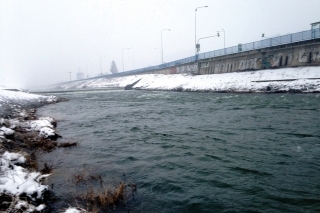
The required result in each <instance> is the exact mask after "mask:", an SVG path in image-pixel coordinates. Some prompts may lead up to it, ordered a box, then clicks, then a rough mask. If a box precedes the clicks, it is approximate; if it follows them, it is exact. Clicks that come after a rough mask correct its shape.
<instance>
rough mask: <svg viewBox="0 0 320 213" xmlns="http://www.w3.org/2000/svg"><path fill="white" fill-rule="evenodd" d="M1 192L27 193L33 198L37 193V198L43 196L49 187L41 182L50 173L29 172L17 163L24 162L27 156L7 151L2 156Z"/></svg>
mask: <svg viewBox="0 0 320 213" xmlns="http://www.w3.org/2000/svg"><path fill="white" fill-rule="evenodd" d="M0 162H1V167H0V168H1V173H0V193H6V194H10V195H15V196H16V195H21V194H22V193H26V194H27V195H28V196H29V197H30V198H31V199H34V198H33V197H32V195H33V194H35V193H36V195H37V198H42V196H43V192H44V191H45V190H46V189H47V188H48V187H47V186H46V185H42V184H41V179H43V178H46V177H48V176H49V175H48V174H46V175H42V174H41V173H39V172H29V171H28V170H26V169H24V168H23V167H21V166H18V165H16V164H17V163H24V162H25V158H24V156H23V155H22V154H21V153H9V152H5V153H4V154H3V155H2V157H1V158H0Z"/></svg>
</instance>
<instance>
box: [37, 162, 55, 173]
mask: <svg viewBox="0 0 320 213" xmlns="http://www.w3.org/2000/svg"><path fill="white" fill-rule="evenodd" d="M52 170H53V165H52V164H48V163H47V162H46V163H44V165H43V168H42V169H41V170H40V172H41V174H50V173H52Z"/></svg>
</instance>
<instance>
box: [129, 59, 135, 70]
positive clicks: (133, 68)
mask: <svg viewBox="0 0 320 213" xmlns="http://www.w3.org/2000/svg"><path fill="white" fill-rule="evenodd" d="M128 58H131V59H132V64H133V69H135V67H134V58H132V57H128Z"/></svg>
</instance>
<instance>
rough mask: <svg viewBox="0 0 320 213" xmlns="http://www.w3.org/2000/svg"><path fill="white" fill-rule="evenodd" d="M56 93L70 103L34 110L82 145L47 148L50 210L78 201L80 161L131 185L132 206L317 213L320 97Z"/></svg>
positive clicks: (132, 209) (319, 203) (131, 208)
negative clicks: (76, 178)
mask: <svg viewBox="0 0 320 213" xmlns="http://www.w3.org/2000/svg"><path fill="white" fill-rule="evenodd" d="M57 95H58V96H61V97H66V98H69V99H70V100H69V101H68V102H62V103H58V104H55V105H48V106H45V107H42V108H40V109H39V111H38V113H39V114H41V115H46V116H52V117H54V118H56V119H57V120H58V127H57V129H58V131H59V133H60V134H61V135H62V136H63V137H64V138H67V139H70V138H74V139H76V140H78V141H79V143H80V145H79V146H78V147H77V148H73V149H59V150H57V151H55V152H53V153H51V154H49V155H48V156H49V157H50V158H51V161H53V162H54V164H55V167H56V169H55V172H54V174H53V176H52V177H51V179H50V183H53V184H54V192H55V195H56V196H57V197H58V199H57V200H56V202H55V207H54V208H60V207H67V203H70V202H71V203H72V202H74V199H73V198H72V197H73V196H74V195H76V194H77V193H79V189H76V188H75V187H71V186H72V183H71V181H70V179H72V174H73V172H74V171H76V170H81V169H84V168H86V169H87V170H91V171H95V172H97V173H99V174H102V176H103V178H104V181H105V183H106V184H107V183H110V184H111V183H112V184H113V183H117V182H120V181H121V180H124V181H125V182H127V183H128V182H134V183H136V185H137V187H138V190H137V192H136V195H135V199H131V200H130V201H128V203H127V207H126V209H127V210H129V211H130V212H320V131H319V130H320V97H319V94H229V93H227V94H217V93H186V92H182V93H179V92H158V91H153V92H151V91H120V90H110V91H108V90H106V91H91V92H85V91H81V92H74V93H65V94H63V93H61V94H57ZM49 157H48V158H49ZM52 159H53V160H52ZM115 211H125V209H118V210H115Z"/></svg>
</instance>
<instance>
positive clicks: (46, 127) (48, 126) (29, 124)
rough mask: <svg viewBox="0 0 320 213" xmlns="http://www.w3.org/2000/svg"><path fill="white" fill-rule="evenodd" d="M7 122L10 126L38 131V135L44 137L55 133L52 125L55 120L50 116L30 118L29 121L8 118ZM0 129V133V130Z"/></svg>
mask: <svg viewBox="0 0 320 213" xmlns="http://www.w3.org/2000/svg"><path fill="white" fill-rule="evenodd" d="M8 122H9V123H10V125H11V126H12V127H16V126H18V127H21V128H23V129H24V130H26V131H36V132H39V136H40V137H44V138H48V137H50V136H54V135H55V134H56V132H55V130H54V125H53V124H54V123H55V120H54V119H53V118H50V117H41V118H38V119H37V120H31V121H20V120H18V119H10V120H8ZM2 128H3V127H2ZM2 128H1V129H2ZM1 129H0V135H1V131H2V130H1Z"/></svg>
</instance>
